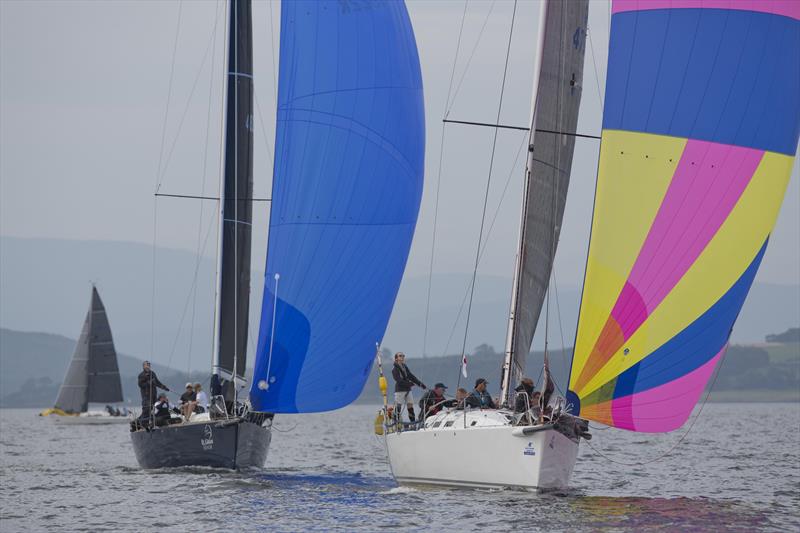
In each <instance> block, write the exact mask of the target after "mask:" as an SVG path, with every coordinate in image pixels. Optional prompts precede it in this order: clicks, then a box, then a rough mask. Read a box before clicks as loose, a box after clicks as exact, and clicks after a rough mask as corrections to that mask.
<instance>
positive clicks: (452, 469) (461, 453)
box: [386, 0, 588, 488]
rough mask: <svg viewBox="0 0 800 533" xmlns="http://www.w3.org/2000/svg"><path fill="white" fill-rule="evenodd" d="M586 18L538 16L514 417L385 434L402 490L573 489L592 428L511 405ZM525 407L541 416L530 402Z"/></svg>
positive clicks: (544, 11)
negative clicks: (424, 487) (424, 486)
mask: <svg viewBox="0 0 800 533" xmlns="http://www.w3.org/2000/svg"><path fill="white" fill-rule="evenodd" d="M587 16H588V1H586V0H575V1H572V2H560V1H546V2H543V3H542V4H541V9H540V12H539V17H540V18H539V31H538V34H536V35H537V40H538V46H537V47H536V50H537V53H536V54H535V66H534V83H533V95H532V104H531V121H530V124H531V131H530V134H529V138H528V158H527V165H526V170H525V177H526V179H525V190H524V191H523V205H522V216H521V219H522V220H521V224H520V237H519V246H518V253H517V260H516V266H515V271H514V284H513V293H512V302H511V312H510V317H509V326H508V336H507V343H506V353H505V362H504V365H503V371H502V396H501V399H502V403H503V404H504V405H511V406H512V409H507V408H503V409H499V410H480V409H474V410H473V409H463V408H459V409H445V410H443V411H441V412H440V413H439V414H437V415H435V416H432V417H427V418H425V420H424V422H423V423H422V424H421V425H420V426H419V427H418V428H417V429H415V430H413V431H394V427H391V426H390V427H387V431H386V446H387V450H388V455H389V462H390V464H391V467H392V473H393V474H394V477H395V479H397V481H398V482H400V483H401V484H437V485H457V486H468V487H502V486H515V487H529V488H535V487H541V488H545V487H563V486H565V485H566V484H567V483H568V482H569V478H570V476H571V474H572V468H573V466H574V465H575V458H576V457H577V453H578V442H579V440H580V438H581V436H582V435H584V436H586V435H587V433H586V429H587V424H586V422H585V421H582V420H579V419H576V418H574V417H572V416H570V415H569V414H568V413H567V412H566V410H565V405H564V403H563V401H562V402H558V401H554V409H553V412H552V413H551V415H550V416H548V418H547V420H546V422H545V421H540V420H539V417H538V416H535V415H534V414H533V412H532V411H531V412H529V413H526V414H525V415H524V416H522V415H521V414H519V413H514V411H513V406H514V405H515V402H516V399H517V398H516V393H515V391H514V384H516V383H517V382H518V381H519V380H520V379H521V378H522V375H523V371H524V369H525V357H526V355H527V354H528V351H529V350H530V346H531V342H532V339H533V332H534V329H535V327H536V323H537V321H538V319H539V315H540V313H541V310H542V307H543V303H544V297H545V294H546V292H547V285H548V283H549V280H550V270H551V267H552V263H553V256H554V254H555V249H556V243H557V242H558V235H559V230H560V227H561V219H562V216H563V213H564V205H565V202H566V195H567V187H568V185H569V174H570V167H571V166H572V154H573V150H574V146H575V133H576V127H577V121H578V109H579V106H580V99H581V91H582V80H583V61H584V51H585V35H586V22H587ZM524 400H525V402H526V403H527V404H528V405H529V406H530V407H531V408H532V409H533V408H535V406H533V405H530V403H531V400H532V399H531V398H527V397H526V398H525V399H524ZM554 400H555V399H554ZM386 420H387V421H388V420H389V419H388V418H386ZM532 422H533V423H532ZM489 458H490V459H489Z"/></svg>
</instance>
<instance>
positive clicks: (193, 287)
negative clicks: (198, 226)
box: [167, 218, 214, 366]
mask: <svg viewBox="0 0 800 533" xmlns="http://www.w3.org/2000/svg"><path fill="white" fill-rule="evenodd" d="M212 227H214V219H213V218H212V219H211V220H210V221H209V223H208V229H206V236H205V238H204V239H203V247H202V249H201V250H200V253H199V255H198V256H197V260H196V261H195V266H194V272H193V274H192V284H191V286H190V287H189V294H187V295H186V301H185V302H184V304H183V312H182V313H181V318H180V321H179V322H178V329H177V331H176V332H175V338H174V340H173V342H172V349H171V350H170V353H169V358H168V359H167V366H171V365H172V358H173V356H174V355H175V350H176V348H177V346H178V339H179V338H180V334H181V330H182V329H183V322H184V320H185V319H186V314H187V312H188V310H189V303H190V302H193V296H194V295H196V294H197V279H198V273H199V272H200V264H201V263H202V257H203V253H204V252H205V251H206V246H207V245H208V238H209V237H210V235H211V228H212ZM190 338H191V337H190Z"/></svg>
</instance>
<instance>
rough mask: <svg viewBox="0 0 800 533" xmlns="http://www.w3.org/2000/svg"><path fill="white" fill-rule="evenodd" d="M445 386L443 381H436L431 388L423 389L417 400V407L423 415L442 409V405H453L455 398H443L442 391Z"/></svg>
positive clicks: (445, 388) (433, 413) (444, 389)
mask: <svg viewBox="0 0 800 533" xmlns="http://www.w3.org/2000/svg"><path fill="white" fill-rule="evenodd" d="M446 390H447V387H446V386H445V384H444V383H437V384H436V385H434V386H433V388H432V389H428V390H427V391H425V394H423V395H422V399H421V400H420V401H419V407H420V409H421V410H422V415H423V417H426V416H431V415H435V414H436V413H438V412H439V411H441V410H442V408H443V407H454V406H455V404H456V401H455V400H445V398H444V391H446Z"/></svg>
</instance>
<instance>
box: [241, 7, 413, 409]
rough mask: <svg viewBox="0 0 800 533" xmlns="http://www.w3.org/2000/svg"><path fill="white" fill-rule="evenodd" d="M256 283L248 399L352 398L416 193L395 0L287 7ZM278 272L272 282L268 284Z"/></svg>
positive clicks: (405, 244)
mask: <svg viewBox="0 0 800 533" xmlns="http://www.w3.org/2000/svg"><path fill="white" fill-rule="evenodd" d="M279 75H280V79H279V88H278V114H277V133H276V141H275V164H274V170H273V186H272V210H271V213H270V224H269V243H268V249H267V266H266V269H265V288H264V297H263V302H262V313H261V323H260V332H259V340H258V346H257V348H256V352H257V356H256V366H255V375H254V378H253V384H252V385H251V393H250V397H251V401H252V404H253V407H254V408H255V409H256V410H259V411H272V412H284V413H288V412H314V411H324V410H330V409H335V408H338V407H342V406H344V405H347V404H348V403H350V402H352V401H353V400H355V399H356V397H357V396H358V395H359V393H360V392H361V390H362V389H363V387H364V383H365V382H366V379H367V377H368V375H369V371H370V369H371V367H372V361H373V358H374V356H375V343H376V342H380V341H381V340H382V338H383V335H384V333H385V330H386V326H387V323H388V321H389V316H390V314H391V310H392V306H393V304H394V300H395V297H396V295H397V290H398V288H399V285H400V279H401V277H402V275H403V270H404V269H405V264H406V259H407V257H408V252H409V248H410V245H411V239H412V236H413V233H414V227H415V225H416V221H417V214H418V211H419V203H420V198H421V194H422V179H423V162H424V161H423V160H424V147H425V124H424V110H423V95H422V80H421V74H420V65H419V58H418V55H417V48H416V43H415V40H414V33H413V30H412V27H411V22H410V20H409V17H408V13H407V12H406V8H405V5H404V4H403V3H402V2H393V1H392V2H337V1H320V2H317V1H306V2H286V3H284V4H283V6H282V9H281V42H280V73H279ZM276 276H279V279H276Z"/></svg>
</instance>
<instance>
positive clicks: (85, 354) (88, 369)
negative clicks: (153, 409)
mask: <svg viewBox="0 0 800 533" xmlns="http://www.w3.org/2000/svg"><path fill="white" fill-rule="evenodd" d="M119 402H122V384H121V383H120V379H119V367H118V365H117V352H116V351H115V350H114V339H113V338H112V337H111V327H110V326H109V323H108V316H107V315H106V309H105V306H104V305H103V302H102V300H101V299H100V294H99V293H98V292H97V287H95V286H94V285H92V296H91V301H90V303H89V311H88V312H87V313H86V320H84V322H83V329H82V330H81V336H80V338H79V339H78V343H77V344H76V346H75V352H74V353H73V354H72V360H71V361H70V364H69V368H68V369H67V374H66V376H64V381H63V383H62V384H61V388H60V389H59V391H58V398H57V399H56V402H55V404H54V406H53V407H52V408H50V409H46V410H44V411H42V412H41V413H40V415H41V416H49V415H54V416H55V420H56V421H58V422H60V423H64V424H115V423H126V422H128V416H127V414H128V413H127V409H125V408H124V407H123V408H122V409H120V408H118V407H115V406H114V405H113V404H115V403H119ZM90 404H95V405H97V404H105V408H104V409H97V408H94V409H90V408H89V407H90Z"/></svg>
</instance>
